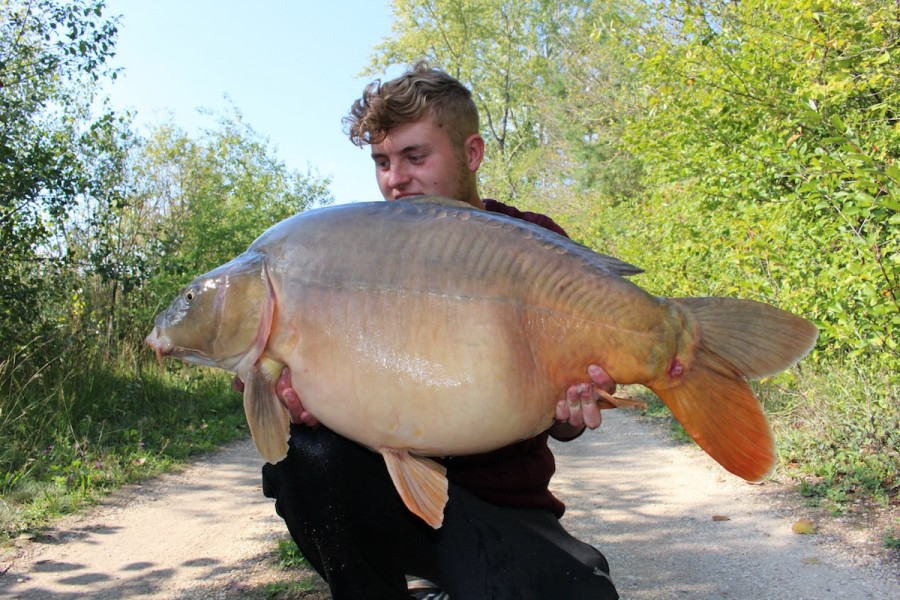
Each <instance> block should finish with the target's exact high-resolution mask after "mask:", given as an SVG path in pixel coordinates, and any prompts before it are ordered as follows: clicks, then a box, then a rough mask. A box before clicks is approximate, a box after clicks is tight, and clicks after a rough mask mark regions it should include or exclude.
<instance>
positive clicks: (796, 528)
mask: <svg viewBox="0 0 900 600" xmlns="http://www.w3.org/2000/svg"><path fill="white" fill-rule="evenodd" d="M791 531H793V532H794V533H796V534H799V535H812V534H814V533H815V532H816V525H815V523H813V522H812V521H811V520H810V519H798V520H797V521H796V522H795V523H794V524H793V525H791Z"/></svg>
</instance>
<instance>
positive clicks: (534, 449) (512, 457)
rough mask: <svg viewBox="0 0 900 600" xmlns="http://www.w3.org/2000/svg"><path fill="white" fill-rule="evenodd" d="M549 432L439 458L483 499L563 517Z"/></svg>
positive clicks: (543, 220)
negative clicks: (552, 480)
mask: <svg viewBox="0 0 900 600" xmlns="http://www.w3.org/2000/svg"><path fill="white" fill-rule="evenodd" d="M484 205H485V208H486V209H487V210H489V211H491V212H496V213H501V214H504V215H507V216H510V217H515V218H517V219H522V220H523V221H528V222H529V223H534V224H536V225H540V226H541V227H545V228H546V229H549V230H550V231H553V232H556V233H558V234H560V235H564V236H566V237H568V235H567V234H566V232H565V231H564V230H563V228H562V227H560V226H559V225H557V224H556V223H555V222H554V221H553V219H551V218H550V217H548V216H546V215H542V214H539V213H534V212H527V211H521V210H519V209H517V208H515V207H512V206H507V205H505V204H503V203H501V202H497V201H496V200H485V201H484ZM547 437H548V436H547V433H546V432H544V433H541V434H540V435H538V436H537V437H533V438H531V439H528V440H525V441H523V442H518V443H515V444H512V445H511V446H506V447H504V448H500V449H498V450H494V451H492V452H488V453H485V454H473V455H471V456H452V457H446V458H443V459H439V462H440V463H441V464H443V465H444V466H446V467H447V478H448V479H449V480H450V481H452V482H454V483H457V484H459V485H461V486H463V487H464V488H466V489H467V490H469V491H470V492H472V493H473V494H475V495H476V496H478V497H479V498H481V499H482V500H485V501H486V502H490V503H491V504H498V505H501V506H514V507H518V508H541V509H545V510H549V511H551V512H553V513H554V514H555V515H556V516H557V518H558V517H562V515H563V512H565V510H566V507H565V505H564V504H563V503H562V502H560V501H559V500H558V499H557V498H556V497H555V496H554V495H553V494H551V493H550V490H549V489H548V487H547V486H548V485H549V484H550V478H551V477H553V473H554V472H555V471H556V461H555V460H554V458H553V453H552V452H550V448H549V446H547Z"/></svg>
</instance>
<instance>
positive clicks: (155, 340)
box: [144, 326, 175, 368]
mask: <svg viewBox="0 0 900 600" xmlns="http://www.w3.org/2000/svg"><path fill="white" fill-rule="evenodd" d="M144 343H145V344H147V345H148V346H150V347H151V348H153V350H154V351H155V352H156V362H157V363H159V367H160V368H162V366H163V358H165V357H166V356H170V355H171V354H172V352H174V351H175V344H173V343H172V340H170V339H169V338H168V337H166V336H164V335H162V334H161V333H160V331H159V326H156V327H154V328H153V331H151V332H150V335H148V336H147V337H145V338H144Z"/></svg>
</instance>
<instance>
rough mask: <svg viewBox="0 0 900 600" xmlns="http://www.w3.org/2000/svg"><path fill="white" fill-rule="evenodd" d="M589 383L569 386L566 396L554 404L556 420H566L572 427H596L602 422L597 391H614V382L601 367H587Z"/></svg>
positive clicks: (609, 392) (610, 392) (608, 392)
mask: <svg viewBox="0 0 900 600" xmlns="http://www.w3.org/2000/svg"><path fill="white" fill-rule="evenodd" d="M588 377H590V378H591V383H582V384H578V385H573V386H570V387H569V388H568V389H567V390H566V397H565V398H564V399H563V400H560V401H559V402H557V404H556V420H557V421H561V422H562V421H564V422H567V423H568V424H569V425H571V426H573V427H588V428H589V429H596V428H597V427H600V425H601V423H603V414H602V412H601V410H600V405H599V404H598V403H597V399H598V397H599V396H600V394H599V393H598V392H605V393H607V394H612V393H613V392H615V391H616V382H615V381H613V380H612V377H610V376H609V373H607V372H606V371H605V370H604V369H603V368H602V367H600V366H598V365H591V366H589V367H588Z"/></svg>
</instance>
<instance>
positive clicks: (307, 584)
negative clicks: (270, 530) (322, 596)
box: [265, 538, 325, 600]
mask: <svg viewBox="0 0 900 600" xmlns="http://www.w3.org/2000/svg"><path fill="white" fill-rule="evenodd" d="M275 563H276V566H277V568H278V569H280V570H282V571H292V573H291V580H290V581H278V582H274V583H269V584H267V585H266V590H265V592H266V597H267V598H272V599H278V600H288V599H293V598H305V597H308V596H309V595H310V593H311V592H314V591H321V590H324V589H325V588H324V585H325V584H324V582H322V580H321V578H320V577H319V576H318V574H316V572H315V571H314V570H313V568H312V567H311V566H310V565H309V563H308V562H307V561H306V557H305V556H303V553H302V552H300V549H299V548H298V547H297V544H295V543H294V540H292V539H290V538H284V539H279V540H277V542H276V548H275Z"/></svg>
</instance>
